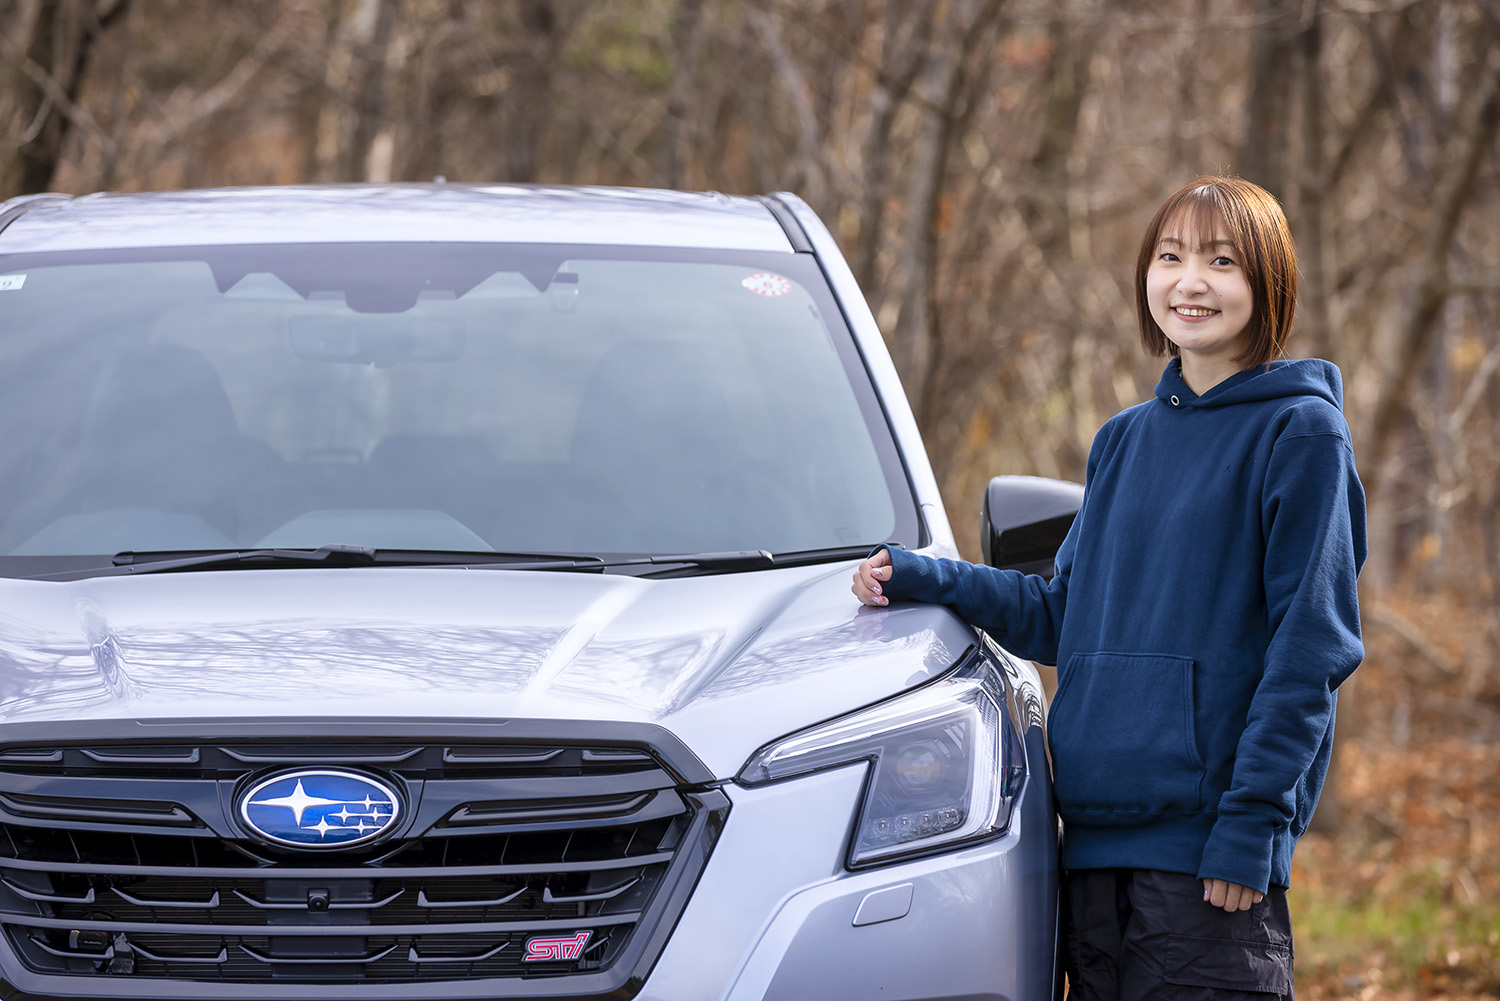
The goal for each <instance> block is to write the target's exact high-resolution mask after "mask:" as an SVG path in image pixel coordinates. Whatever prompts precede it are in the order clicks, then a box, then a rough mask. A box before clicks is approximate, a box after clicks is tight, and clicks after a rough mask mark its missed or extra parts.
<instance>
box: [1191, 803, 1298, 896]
mask: <svg viewBox="0 0 1500 1001" xmlns="http://www.w3.org/2000/svg"><path fill="white" fill-rule="evenodd" d="M1279 826H1282V824H1281V822H1280V821H1279V820H1278V819H1277V818H1276V817H1273V816H1269V815H1266V814H1260V813H1239V814H1233V815H1226V814H1222V813H1221V814H1219V819H1218V822H1217V823H1215V824H1214V829H1213V830H1212V831H1211V832H1209V835H1208V843H1207V844H1205V845H1204V846H1203V861H1202V862H1200V863H1199V865H1198V878H1199V879H1222V880H1227V881H1228V882H1230V883H1238V884H1239V885H1240V886H1247V887H1249V888H1250V889H1252V890H1257V891H1259V892H1261V893H1265V892H1266V890H1267V888H1268V887H1269V886H1270V884H1271V851H1272V848H1271V846H1272V843H1273V841H1274V840H1275V836H1276V829H1277V828H1278V827H1279Z"/></svg>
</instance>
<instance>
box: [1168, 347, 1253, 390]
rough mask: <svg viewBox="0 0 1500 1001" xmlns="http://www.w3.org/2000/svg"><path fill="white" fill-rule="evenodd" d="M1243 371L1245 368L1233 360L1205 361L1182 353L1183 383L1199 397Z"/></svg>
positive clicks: (1213, 359)
mask: <svg viewBox="0 0 1500 1001" xmlns="http://www.w3.org/2000/svg"><path fill="white" fill-rule="evenodd" d="M1243 371H1244V368H1243V367H1242V366H1241V365H1239V364H1238V363H1237V362H1235V360H1234V359H1232V358H1211V359H1205V358H1201V357H1199V356H1197V355H1193V354H1189V353H1188V352H1186V351H1184V352H1183V353H1182V381H1183V382H1185V383H1187V386H1188V389H1191V390H1192V391H1193V393H1194V394H1195V395H1197V396H1202V395H1203V394H1204V393H1206V392H1208V391H1209V390H1210V389H1213V388H1214V387H1215V386H1217V385H1218V384H1219V383H1221V382H1223V381H1224V380H1225V379H1227V378H1229V377H1230V376H1231V375H1235V374H1237V373H1239V372H1243Z"/></svg>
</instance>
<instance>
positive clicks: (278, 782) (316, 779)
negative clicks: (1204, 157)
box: [240, 770, 401, 848]
mask: <svg viewBox="0 0 1500 1001" xmlns="http://www.w3.org/2000/svg"><path fill="white" fill-rule="evenodd" d="M400 814H401V801H400V799H398V798H397V796H396V791H395V790H394V789H392V788H391V787H390V786H388V785H386V784H385V783H384V782H380V781H378V780H376V779H372V778H370V777H368V776H366V775H360V774H358V773H356V772H342V771H332V770H305V771H297V772H282V773H281V774H280V775H276V776H273V777H271V778H268V779H266V780H265V781H263V782H260V783H258V784H256V785H254V786H252V787H251V788H250V791H249V792H247V793H245V794H244V796H243V797H241V799H240V818H241V819H242V820H244V822H245V825H246V826H247V827H249V828H250V830H251V831H252V832H253V833H254V834H256V835H257V836H258V837H260V838H261V839H263V840H265V841H269V842H271V843H272V844H277V845H290V846H292V847H293V848H352V847H354V846H355V845H363V844H367V843H369V842H371V841H374V840H375V839H376V838H378V837H380V836H381V835H382V834H384V833H386V832H387V831H389V830H390V829H391V827H392V825H394V824H395V823H396V818H397V817H398V816H400Z"/></svg>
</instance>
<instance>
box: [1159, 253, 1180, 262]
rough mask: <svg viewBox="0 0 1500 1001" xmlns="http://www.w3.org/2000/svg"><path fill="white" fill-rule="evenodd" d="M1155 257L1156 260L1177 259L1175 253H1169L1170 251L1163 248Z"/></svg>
mask: <svg viewBox="0 0 1500 1001" xmlns="http://www.w3.org/2000/svg"><path fill="white" fill-rule="evenodd" d="M1156 259H1157V260H1158V261H1175V260H1177V255H1176V254H1174V253H1171V252H1170V251H1166V250H1164V251H1162V252H1161V253H1160V254H1158V255H1157V258H1156Z"/></svg>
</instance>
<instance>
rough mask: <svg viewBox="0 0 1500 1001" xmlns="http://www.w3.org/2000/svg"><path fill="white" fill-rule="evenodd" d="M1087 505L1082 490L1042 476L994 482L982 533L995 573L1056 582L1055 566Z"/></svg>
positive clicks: (998, 478) (987, 497)
mask: <svg viewBox="0 0 1500 1001" xmlns="http://www.w3.org/2000/svg"><path fill="white" fill-rule="evenodd" d="M1082 504H1083V487H1082V486H1080V485H1079V484H1077V483H1070V482H1068V481H1067V480H1050V479H1047V478H1046V477H1044V476H996V477H995V478H994V479H992V480H990V484H989V486H988V487H986V488H985V490H984V507H983V510H982V512H981V515H980V517H981V523H980V530H979V541H980V546H981V547H982V548H983V550H984V561H985V562H986V563H988V564H989V565H990V566H992V567H1000V568H1001V569H1007V570H1019V571H1021V572H1022V573H1034V574H1041V575H1042V576H1043V577H1046V578H1048V579H1049V580H1050V579H1051V577H1052V561H1053V558H1054V557H1055V556H1056V555H1057V548H1058V547H1059V546H1061V545H1062V541H1063V539H1065V538H1066V537H1067V535H1068V529H1069V528H1071V527H1072V526H1073V516H1074V515H1076V514H1077V513H1078V508H1079V507H1080V506H1082Z"/></svg>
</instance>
